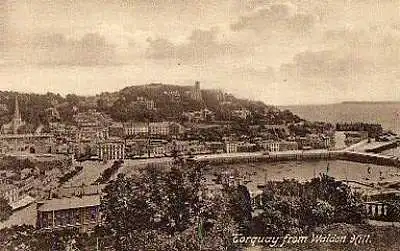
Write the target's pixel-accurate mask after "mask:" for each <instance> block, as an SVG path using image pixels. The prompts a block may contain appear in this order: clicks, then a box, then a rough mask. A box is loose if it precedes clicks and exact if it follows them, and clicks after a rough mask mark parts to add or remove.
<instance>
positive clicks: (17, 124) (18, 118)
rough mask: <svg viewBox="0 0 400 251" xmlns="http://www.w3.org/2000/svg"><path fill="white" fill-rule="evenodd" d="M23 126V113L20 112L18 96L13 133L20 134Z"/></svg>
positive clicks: (16, 97)
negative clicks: (19, 131)
mask: <svg viewBox="0 0 400 251" xmlns="http://www.w3.org/2000/svg"><path fill="white" fill-rule="evenodd" d="M22 125H23V122H22V118H21V113H20V111H19V105H18V95H17V96H15V108H14V117H13V120H12V132H13V133H14V134H17V133H18V129H19V128H20V127H21V126H22Z"/></svg>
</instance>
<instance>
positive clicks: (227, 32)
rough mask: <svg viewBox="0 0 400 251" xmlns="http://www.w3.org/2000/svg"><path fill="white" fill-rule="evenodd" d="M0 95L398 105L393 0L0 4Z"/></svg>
mask: <svg viewBox="0 0 400 251" xmlns="http://www.w3.org/2000/svg"><path fill="white" fill-rule="evenodd" d="M0 5H1V6H0V21H1V34H0V48H1V51H0V89H1V90H17V91H25V92H40V93H44V92H47V91H52V92H57V93H61V94H66V93H76V94H84V95H86V94H95V93H99V92H102V91H115V90H118V89H120V88H123V87H125V86H129V85H138V84H146V83H150V82H162V83H165V84H179V85H187V84H193V83H194V81H195V80H200V81H201V83H202V87H203V88H221V89H223V90H226V91H227V92H231V93H233V94H235V95H237V96H240V97H245V98H253V99H257V100H262V101H264V102H266V103H268V104H276V105H282V104H309V103H332V102H340V101H344V100H363V101H372V100H399V101H400V1H398V0H393V1H391V0H287V1H285V0H218V1H216V0H196V1H194V0H190V1H189V0H85V1H82V0H51V1H50V0H0Z"/></svg>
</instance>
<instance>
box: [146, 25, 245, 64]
mask: <svg viewBox="0 0 400 251" xmlns="http://www.w3.org/2000/svg"><path fill="white" fill-rule="evenodd" d="M147 41H148V43H149V47H148V49H147V51H146V56H147V57H148V58H152V59H168V58H169V59H176V60H182V61H197V62H198V61H202V62H204V61H207V60H208V59H209V58H214V57H219V56H224V55H229V54H232V53H236V52H238V48H237V47H235V46H233V45H232V44H230V43H223V42H219V41H218V39H217V30H216V29H211V30H201V29H195V30H193V31H192V33H191V35H190V36H189V37H188V39H187V41H186V42H184V43H181V44H178V43H173V42H171V41H170V40H168V39H165V38H157V39H152V38H148V40H147Z"/></svg>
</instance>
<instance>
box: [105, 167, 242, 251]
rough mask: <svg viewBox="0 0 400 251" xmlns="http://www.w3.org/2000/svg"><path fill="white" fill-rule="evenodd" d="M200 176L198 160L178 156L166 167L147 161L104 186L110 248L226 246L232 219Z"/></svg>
mask: <svg viewBox="0 0 400 251" xmlns="http://www.w3.org/2000/svg"><path fill="white" fill-rule="evenodd" d="M203 181H204V177H203V174H202V172H201V167H200V166H198V165H195V164H193V165H189V164H183V163H182V162H178V163H175V164H174V165H173V166H172V167H169V168H167V170H161V169H160V168H155V167H151V166H150V167H148V168H146V169H144V170H142V171H141V172H140V173H139V174H138V175H136V176H134V177H131V178H127V177H125V176H124V175H122V174H121V175H119V176H118V177H117V179H116V180H115V182H113V183H111V184H109V185H108V186H107V187H106V188H105V196H104V198H103V199H102V205H101V211H102V213H103V216H104V220H105V222H106V224H105V225H104V228H105V231H106V232H109V233H111V236H112V238H113V240H114V243H113V245H114V248H115V249H117V250H200V248H204V250H224V249H225V250H228V249H226V248H229V247H231V245H232V241H231V239H232V238H231V237H232V234H233V233H235V232H236V231H237V224H236V223H235V222H234V220H233V218H232V217H231V216H230V215H229V214H227V212H228V205H229V204H228V203H227V201H226V198H225V197H224V196H223V194H222V193H220V194H215V193H214V195H213V196H211V195H210V193H209V192H207V188H206V186H205V185H204V182H203ZM208 240H209V241H208ZM206 248H207V249H206ZM229 250H233V249H229Z"/></svg>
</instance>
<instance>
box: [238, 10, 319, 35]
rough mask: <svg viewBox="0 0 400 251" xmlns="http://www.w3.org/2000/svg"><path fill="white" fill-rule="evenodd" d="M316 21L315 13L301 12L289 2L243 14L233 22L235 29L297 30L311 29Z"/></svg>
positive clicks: (298, 31) (296, 31) (259, 30)
mask: <svg viewBox="0 0 400 251" xmlns="http://www.w3.org/2000/svg"><path fill="white" fill-rule="evenodd" d="M314 23H315V18H314V16H313V15H310V14H306V13H299V12H297V11H296V8H295V7H294V6H292V5H289V4H272V5H270V6H267V7H266V6H264V7H262V8H261V9H258V10H257V11H256V12H254V13H252V14H249V15H246V16H241V17H240V18H239V20H238V21H237V22H235V23H233V24H231V29H232V30H233V31H241V30H254V31H256V32H272V31H274V32H290V31H291V32H295V33H304V32H308V31H310V30H311V29H312V28H313V26H314Z"/></svg>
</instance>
